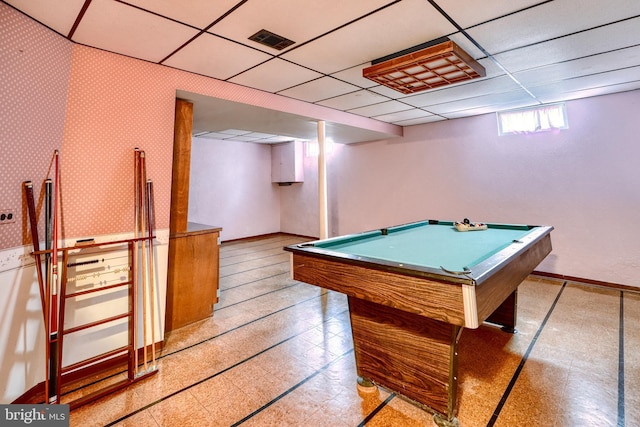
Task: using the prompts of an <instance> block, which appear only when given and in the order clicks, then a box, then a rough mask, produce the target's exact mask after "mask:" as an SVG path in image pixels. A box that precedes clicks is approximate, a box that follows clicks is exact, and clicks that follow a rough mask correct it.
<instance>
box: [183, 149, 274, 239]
mask: <svg viewBox="0 0 640 427" xmlns="http://www.w3.org/2000/svg"><path fill="white" fill-rule="evenodd" d="M278 190H279V188H278V186H277V184H272V183H271V147H270V146H269V145H265V144H248V143H243V142H229V141H217V140H212V139H207V138H193V142H192V146H191V178H190V185H189V221H191V222H197V223H201V224H208V225H217V226H222V227H223V228H222V232H221V233H220V237H221V239H222V240H232V239H238V238H242V237H248V236H259V235H263V234H269V233H277V232H279V231H280V193H279V191H278Z"/></svg>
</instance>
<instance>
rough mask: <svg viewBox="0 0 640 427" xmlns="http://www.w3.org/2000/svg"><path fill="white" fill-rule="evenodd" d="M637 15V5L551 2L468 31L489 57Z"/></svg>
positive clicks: (630, 0)
mask: <svg viewBox="0 0 640 427" xmlns="http://www.w3.org/2000/svg"><path fill="white" fill-rule="evenodd" d="M634 15H635V16H637V15H640V2H639V1H636V0H615V1H609V2H607V3H606V7H605V6H604V3H602V1H600V0H582V1H580V3H579V4H577V3H575V2H572V1H551V2H544V3H541V4H540V5H539V6H536V7H532V8H530V9H526V10H523V11H522V12H518V13H515V14H513V15H509V16H506V17H504V18H502V19H498V20H495V21H491V22H488V23H486V24H482V25H479V26H477V27H474V28H471V29H469V30H468V31H467V32H468V33H469V35H470V36H471V37H473V38H474V39H475V40H476V41H477V42H478V43H480V45H482V46H483V47H484V48H485V49H486V50H488V51H489V53H491V54H497V53H500V52H504V51H507V50H510V49H515V48H518V47H522V46H527V45H529V44H533V43H538V42H541V41H544V40H549V39H553V38H555V37H561V36H565V35H567V34H572V33H574V32H578V31H583V30H587V29H591V28H594V27H597V26H600V25H604V24H609V23H612V22H615V21H617V20H620V19H624V18H626V17H629V16H634Z"/></svg>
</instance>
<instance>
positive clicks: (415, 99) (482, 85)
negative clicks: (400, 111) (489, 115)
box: [402, 76, 520, 107]
mask: <svg viewBox="0 0 640 427" xmlns="http://www.w3.org/2000/svg"><path fill="white" fill-rule="evenodd" d="M519 87H520V86H518V85H517V84H516V83H515V82H514V81H513V80H512V79H511V78H510V77H508V76H500V77H495V78H491V79H477V80H474V81H472V82H468V83H463V84H459V85H454V86H449V87H445V88H440V89H436V90H432V91H427V92H424V93H422V94H418V95H414V96H411V97H408V98H403V99H402V102H405V103H407V104H409V105H413V106H416V107H428V106H430V105H436V104H442V103H445V102H452V101H455V100H458V99H466V98H472V97H478V96H484V95H491V94H493V93H502V92H508V91H511V90H517V89H518V88H519Z"/></svg>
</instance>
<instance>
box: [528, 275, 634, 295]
mask: <svg viewBox="0 0 640 427" xmlns="http://www.w3.org/2000/svg"><path fill="white" fill-rule="evenodd" d="M531 274H532V275H534V276H541V277H550V278H552V279H558V280H568V281H571V282H578V283H582V284H584V285H592V286H600V287H603V288H609V289H616V290H621V291H627V292H640V287H638V286H631V285H623V284H620V283H612V282H604V281H600V280H593V279H585V278H584V277H576V276H568V275H564V274H557V273H548V272H546V271H537V270H534V271H533V272H532V273H531Z"/></svg>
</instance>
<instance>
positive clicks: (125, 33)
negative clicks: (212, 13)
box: [73, 0, 198, 62]
mask: <svg viewBox="0 0 640 427" xmlns="http://www.w3.org/2000/svg"><path fill="white" fill-rule="evenodd" d="M197 33H198V32H197V30H195V29H193V28H190V27H187V26H185V25H182V24H177V23H175V22H173V21H170V20H168V19H164V18H160V17H158V16H156V15H152V14H150V13H145V12H142V11H141V10H139V9H136V8H134V7H131V6H127V5H125V4H122V3H118V2H115V1H108V0H93V1H92V2H91V4H90V6H89V8H88V9H87V11H86V13H85V15H84V17H83V19H82V21H81V22H80V25H79V26H78V28H77V30H76V32H75V33H74V35H73V41H75V42H78V43H82V44H86V45H90V46H95V47H98V48H100V49H104V50H107V51H110V52H119V53H122V54H123V55H127V56H132V57H134V58H140V59H144V60H146V61H152V62H159V61H161V60H162V59H163V58H165V57H166V56H168V55H169V54H171V52H173V51H174V50H176V49H177V48H179V47H180V46H181V45H182V44H183V43H184V42H186V41H187V40H189V39H190V38H191V37H193V36H195V35H196V34H197Z"/></svg>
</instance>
